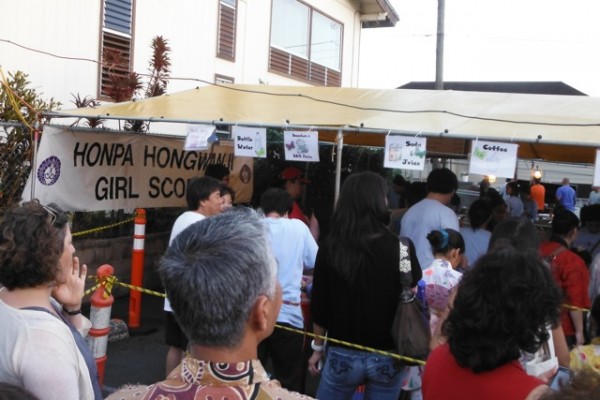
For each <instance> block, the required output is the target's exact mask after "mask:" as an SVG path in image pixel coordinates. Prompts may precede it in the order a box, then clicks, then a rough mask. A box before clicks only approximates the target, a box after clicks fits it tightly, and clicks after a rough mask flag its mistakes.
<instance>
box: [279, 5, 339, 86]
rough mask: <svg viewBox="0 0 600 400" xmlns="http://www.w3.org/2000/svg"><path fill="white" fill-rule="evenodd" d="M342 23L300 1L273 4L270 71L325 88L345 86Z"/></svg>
mask: <svg viewBox="0 0 600 400" xmlns="http://www.w3.org/2000/svg"><path fill="white" fill-rule="evenodd" d="M342 33H343V26H342V24H341V23H339V22H337V21H334V20H333V19H331V18H329V17H327V16H325V15H324V14H323V13H321V12H319V11H318V10H315V9H313V8H311V7H309V6H308V5H306V4H304V3H302V2H300V1H298V0H273V9H272V12H271V47H270V52H269V68H270V69H271V70H272V71H276V72H278V73H283V74H284V75H288V76H291V77H294V78H298V79H301V80H305V81H308V82H311V83H314V84H318V85H322V86H341V77H342V74H341V65H342V37H343V36H342Z"/></svg>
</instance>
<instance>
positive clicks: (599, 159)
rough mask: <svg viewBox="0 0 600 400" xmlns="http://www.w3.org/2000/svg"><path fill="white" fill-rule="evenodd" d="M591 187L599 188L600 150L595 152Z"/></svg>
mask: <svg viewBox="0 0 600 400" xmlns="http://www.w3.org/2000/svg"><path fill="white" fill-rule="evenodd" d="M592 186H600V149H597V150H596V163H595V164H594V182H593V183H592Z"/></svg>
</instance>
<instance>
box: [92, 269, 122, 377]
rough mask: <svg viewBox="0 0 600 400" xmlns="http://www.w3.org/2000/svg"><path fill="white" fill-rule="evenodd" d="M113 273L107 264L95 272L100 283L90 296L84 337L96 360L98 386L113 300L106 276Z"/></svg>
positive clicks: (104, 355) (110, 286)
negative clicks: (88, 322)
mask: <svg viewBox="0 0 600 400" xmlns="http://www.w3.org/2000/svg"><path fill="white" fill-rule="evenodd" d="M113 273H114V269H113V267H112V266H110V265H108V264H104V265H102V266H101V267H99V268H98V271H97V272H96V276H97V277H98V281H99V282H101V284H100V286H99V287H98V288H97V289H96V291H94V293H93V294H92V297H91V303H92V307H91V310H90V321H91V322H92V327H91V328H90V331H89V332H88V336H87V337H86V341H87V344H88V346H89V348H90V351H91V352H92V355H93V356H94V359H95V360H96V366H97V368H98V380H99V381H100V386H102V385H104V367H105V365H106V358H107V357H106V347H107V345H108V334H109V333H110V313H111V309H112V305H113V302H114V301H115V299H114V297H113V296H112V294H111V290H112V283H111V282H109V281H108V280H107V278H108V277H110V276H112V275H113Z"/></svg>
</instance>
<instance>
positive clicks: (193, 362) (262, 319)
mask: <svg viewBox="0 0 600 400" xmlns="http://www.w3.org/2000/svg"><path fill="white" fill-rule="evenodd" d="M158 272H159V274H160V277H161V280H162V282H163V284H164V287H165V290H166V292H167V294H168V296H169V299H170V300H171V307H172V308H173V312H174V314H175V318H176V319H177V321H178V322H179V324H180V326H181V328H182V329H183V331H184V332H185V334H186V336H187V337H188V339H189V342H190V350H189V355H188V356H187V357H185V358H184V359H183V361H182V362H181V364H179V366H178V367H176V368H175V369H174V370H173V371H172V372H171V373H170V374H169V376H168V377H167V379H166V380H165V381H162V382H158V383H156V384H154V385H150V386H146V387H144V386H137V387H128V388H123V389H121V390H119V391H117V392H115V393H114V394H112V395H111V396H110V397H109V399H134V398H135V399H159V398H172V396H173V398H178V399H179V398H182V399H183V398H185V399H196V398H197V399H200V398H203V399H204V398H215V399H216V398H219V399H223V398H231V399H233V398H236V399H251V398H252V399H255V398H260V399H275V398H277V399H284V400H285V399H291V398H294V399H297V398H305V399H306V398H308V397H306V396H301V395H299V394H297V393H293V392H288V391H287V390H285V389H283V388H282V387H281V385H280V384H279V382H278V381H275V380H269V376H268V375H267V373H266V371H265V370H264V368H263V366H262V365H261V363H260V361H258V360H257V350H256V349H257V347H258V344H259V343H260V342H261V341H262V340H263V339H265V338H266V337H268V336H269V335H270V334H271V333H272V332H273V327H274V325H275V321H276V319H277V315H278V314H279V309H280V307H281V302H282V294H281V287H280V286H279V284H278V283H277V266H276V263H275V259H274V258H273V255H272V253H271V251H270V248H269V243H268V241H267V234H266V231H265V227H264V225H263V223H262V221H261V219H260V218H259V216H258V215H257V214H256V212H254V211H252V210H250V209H247V208H237V209H232V210H228V211H227V212H225V213H223V214H220V215H217V216H214V217H211V218H206V219H204V220H202V221H199V222H196V223H194V224H192V225H190V226H189V227H188V228H186V229H185V230H184V231H183V232H181V233H180V234H179V235H178V236H177V237H176V238H175V239H174V240H173V242H172V243H171V246H169V248H168V249H167V251H166V253H165V255H164V257H163V258H162V260H161V262H160V265H159V268H158Z"/></svg>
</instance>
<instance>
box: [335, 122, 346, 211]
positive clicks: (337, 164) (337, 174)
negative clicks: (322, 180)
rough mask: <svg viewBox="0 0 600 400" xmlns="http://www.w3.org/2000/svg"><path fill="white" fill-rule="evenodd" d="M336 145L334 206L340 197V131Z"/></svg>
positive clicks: (341, 139)
mask: <svg viewBox="0 0 600 400" xmlns="http://www.w3.org/2000/svg"><path fill="white" fill-rule="evenodd" d="M335 143H336V145H337V155H336V159H335V197H334V204H333V206H334V207H335V204H336V203H337V200H338V197H340V182H341V179H342V150H343V148H344V132H343V130H342V129H338V131H337V137H336V138H335Z"/></svg>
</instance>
